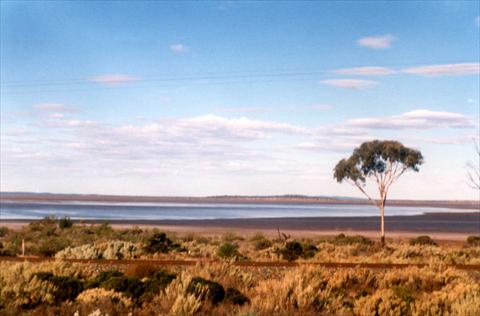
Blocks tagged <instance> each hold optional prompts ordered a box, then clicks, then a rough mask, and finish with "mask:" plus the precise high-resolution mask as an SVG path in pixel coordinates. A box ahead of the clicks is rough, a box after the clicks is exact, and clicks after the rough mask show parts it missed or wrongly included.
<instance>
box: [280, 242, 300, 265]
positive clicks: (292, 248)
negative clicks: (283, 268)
mask: <svg viewBox="0 0 480 316" xmlns="http://www.w3.org/2000/svg"><path fill="white" fill-rule="evenodd" d="M302 254H303V247H302V244H301V243H299V242H298V241H290V242H287V243H286V244H285V248H283V249H280V255H281V256H282V258H283V259H285V260H287V261H295V260H297V259H298V258H299V257H300V256H301V255H302Z"/></svg>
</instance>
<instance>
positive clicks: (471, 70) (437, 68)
mask: <svg viewBox="0 0 480 316" xmlns="http://www.w3.org/2000/svg"><path fill="white" fill-rule="evenodd" d="M402 72H404V73H407V74H413V75H423V76H439V75H475V74H480V63H459V64H443V65H430V66H420V67H411V68H406V69H402Z"/></svg>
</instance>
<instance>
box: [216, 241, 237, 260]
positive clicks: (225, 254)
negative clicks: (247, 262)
mask: <svg viewBox="0 0 480 316" xmlns="http://www.w3.org/2000/svg"><path fill="white" fill-rule="evenodd" d="M217 255H218V256H219V257H220V258H239V257H240V253H239V252H238V246H237V245H234V244H231V243H228V242H226V243H224V244H223V245H221V246H220V247H218V249H217Z"/></svg>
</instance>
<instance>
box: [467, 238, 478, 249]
mask: <svg viewBox="0 0 480 316" xmlns="http://www.w3.org/2000/svg"><path fill="white" fill-rule="evenodd" d="M467 245H469V246H472V247H480V236H468V237H467Z"/></svg>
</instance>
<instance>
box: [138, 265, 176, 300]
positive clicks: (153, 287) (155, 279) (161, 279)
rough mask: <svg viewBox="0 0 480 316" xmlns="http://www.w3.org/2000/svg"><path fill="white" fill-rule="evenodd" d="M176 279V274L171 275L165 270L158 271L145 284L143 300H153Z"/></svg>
mask: <svg viewBox="0 0 480 316" xmlns="http://www.w3.org/2000/svg"><path fill="white" fill-rule="evenodd" d="M176 278H177V275H176V274H174V273H169V272H167V271H165V270H158V271H157V272H155V273H154V274H153V275H152V276H151V277H150V278H149V279H148V280H147V281H146V282H145V291H144V293H143V297H142V298H144V299H152V298H153V297H154V296H155V295H157V294H158V293H159V292H160V291H163V290H164V289H165V288H166V287H167V286H168V285H169V284H170V283H171V282H172V281H173V280H175V279H176Z"/></svg>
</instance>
